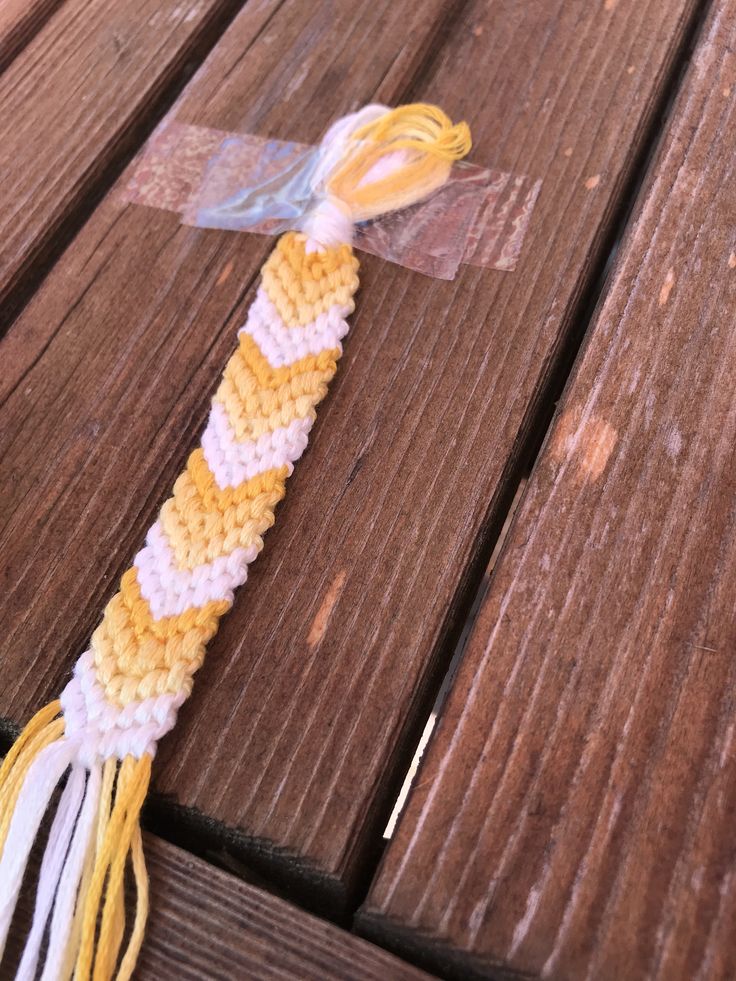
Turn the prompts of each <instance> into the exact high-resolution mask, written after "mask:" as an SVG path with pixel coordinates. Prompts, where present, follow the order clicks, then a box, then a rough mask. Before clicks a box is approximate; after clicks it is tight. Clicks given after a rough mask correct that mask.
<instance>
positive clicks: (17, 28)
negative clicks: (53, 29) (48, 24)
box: [0, 0, 61, 71]
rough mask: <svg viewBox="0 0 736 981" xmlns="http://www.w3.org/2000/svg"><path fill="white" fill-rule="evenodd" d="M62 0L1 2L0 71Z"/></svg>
mask: <svg viewBox="0 0 736 981" xmlns="http://www.w3.org/2000/svg"><path fill="white" fill-rule="evenodd" d="M60 2H61V0H3V2H2V3H1V4H0V71H3V69H5V68H6V67H7V66H8V65H9V64H10V62H11V61H12V60H13V58H14V57H15V56H16V55H17V54H18V52H19V51H21V50H22V49H23V47H24V46H25V45H26V44H28V42H29V41H30V39H31V38H32V37H33V35H34V34H35V33H36V31H37V30H38V28H39V27H40V26H41V24H43V22H44V21H45V20H46V18H47V17H49V15H50V14H51V13H52V12H53V10H54V8H55V7H57V6H58V5H59V3H60Z"/></svg>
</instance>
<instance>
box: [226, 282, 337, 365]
mask: <svg viewBox="0 0 736 981" xmlns="http://www.w3.org/2000/svg"><path fill="white" fill-rule="evenodd" d="M349 312H350V308H349V307H340V306H337V305H335V306H332V307H330V309H329V310H327V311H326V312H325V313H322V314H320V315H319V317H317V319H316V320H314V321H312V323H311V324H307V325H306V326H305V327H288V326H287V325H286V324H285V323H284V322H283V320H282V319H281V317H280V316H279V313H278V311H277V310H276V307H275V306H274V305H273V303H272V302H271V300H270V299H269V297H268V294H267V293H266V291H265V290H264V289H263V287H262V286H261V287H259V289H258V292H257V293H256V298H255V300H254V301H253V303H252V304H251V307H250V310H249V311H248V318H247V320H246V322H245V326H243V327H241V329H240V331H239V333H240V334H248V335H249V336H250V337H252V338H253V340H254V341H255V342H256V344H257V345H258V347H259V349H260V351H261V354H263V356H264V357H265V358H266V360H267V361H268V363H269V364H270V365H271V367H272V368H283V367H285V366H286V365H290V364H294V362H295V361H300V360H301V359H302V358H306V357H307V356H308V355H310V354H319V353H320V352H321V351H330V350H334V349H335V348H337V349H338V350H340V351H342V345H341V344H340V341H341V340H342V338H343V337H345V335H346V334H347V332H348V329H349V328H348V323H347V321H346V320H345V314H347V313H349Z"/></svg>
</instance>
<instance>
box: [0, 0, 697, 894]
mask: <svg viewBox="0 0 736 981" xmlns="http://www.w3.org/2000/svg"><path fill="white" fill-rule="evenodd" d="M693 6H694V4H693V3H692V2H690V0H668V2H666V3H662V2H660V0H649V2H645V3H643V2H641V0H619V2H618V3H617V4H616V5H615V6H614V7H613V8H612V9H610V10H603V9H602V8H599V7H596V8H595V9H593V8H592V6H591V5H590V4H589V3H587V2H585V0H575V2H569V0H565V2H564V3H563V2H562V0H559V2H556V3H545V4H525V5H519V4H518V3H515V2H512V0H498V2H495V3H492V4H490V5H489V4H487V3H486V2H481V0H474V2H471V3H469V4H468V5H466V6H464V7H462V9H461V10H459V11H458V12H457V16H456V17H455V19H451V20H450V21H446V22H445V23H444V28H445V32H446V33H448V41H447V43H446V44H445V46H444V47H443V48H442V49H441V50H440V51H439V53H434V52H433V51H432V49H431V48H425V49H424V50H425V52H426V53H427V55H428V60H423V59H422V58H421V57H419V56H418V55H417V54H416V51H417V48H418V47H419V48H420V49H421V45H422V43H423V42H422V41H421V38H422V37H423V36H424V35H423V34H422V32H423V31H425V32H426V31H429V30H430V22H431V20H432V18H431V17H429V15H428V8H427V7H426V5H422V6H420V7H418V8H416V9H415V8H410V10H409V13H407V9H406V8H401V9H399V6H398V5H395V4H394V5H393V6H391V5H390V4H388V3H386V4H378V3H377V4H371V5H367V6H361V7H358V8H356V7H355V5H347V4H346V5H345V7H344V8H343V7H342V6H340V5H337V7H336V8H335V13H336V14H338V15H339V16H334V15H333V14H331V15H330V17H327V15H324V17H323V16H322V15H321V14H320V15H318V16H317V17H315V15H314V11H313V9H312V8H311V7H310V8H309V11H308V12H307V11H306V10H305V9H304V6H303V5H300V4H286V5H285V6H284V7H283V8H280V9H279V10H278V11H277V13H276V14H275V15H274V16H273V18H272V20H271V21H270V22H269V23H268V24H267V25H266V26H265V27H264V29H263V30H262V32H261V35H260V36H259V38H258V39H257V41H256V42H255V43H254V44H253V45H252V46H251V47H250V48H249V49H248V50H247V51H246V52H245V54H243V47H244V45H243V43H242V41H241V39H240V37H241V35H240V34H239V33H238V32H239V31H242V30H243V28H242V27H238V28H235V29H234V31H233V32H231V33H230V34H229V35H228V36H227V39H226V40H225V43H224V45H222V46H220V47H218V50H217V51H216V53H215V55H214V56H213V58H212V60H211V61H210V63H209V65H208V67H207V68H206V70H203V71H202V73H201V74H200V76H199V77H198V78H197V79H196V80H195V82H193V83H192V85H191V86H190V88H189V90H188V95H187V97H186V98H185V100H184V101H183V102H182V104H181V106H180V107H179V109H178V110H177V115H178V117H179V118H181V119H184V120H185V121H194V122H200V123H208V124H210V125H215V126H220V127H225V128H231V129H238V128H240V129H250V130H259V131H261V132H267V133H271V134H274V135H277V136H284V135H291V136H293V137H295V138H297V139H307V140H311V139H315V138H316V137H317V136H318V134H319V132H320V130H321V129H322V128H323V127H324V126H325V123H326V121H327V120H329V119H332V118H333V117H334V116H335V115H336V114H337V113H338V112H341V111H345V110H346V109H348V108H350V107H352V106H354V105H355V104H356V103H359V102H364V101H369V100H371V99H372V98H374V96H375V94H376V91H377V90H378V94H379V95H380V96H382V97H383V98H384V99H386V100H387V101H392V102H393V101H399V100H400V99H401V98H402V97H403V96H405V95H409V96H411V97H425V98H428V99H430V100H435V101H437V102H439V103H442V104H443V105H444V106H445V107H446V109H447V110H448V112H450V114H452V115H453V116H454V117H461V116H467V117H468V118H469V121H470V122H471V124H472V126H473V131H474V137H475V144H476V151H475V159H477V160H480V161H486V162H491V163H493V164H495V165H497V166H499V167H503V168H506V169H510V170H515V171H521V172H528V173H530V174H532V176H535V177H537V176H541V177H543V178H544V185H543V189H542V194H541V196H540V200H539V203H538V206H537V211H536V212H535V217H534V220H533V230H532V234H531V235H530V241H529V243H528V246H527V247H526V248H525V254H524V255H523V257H522V260H521V263H520V265H519V267H518V268H517V271H516V272H515V273H513V274H508V273H501V272H497V271H492V270H483V271H480V270H466V271H465V272H464V273H463V274H462V275H461V276H460V277H459V278H458V280H457V281H456V282H454V283H452V284H448V283H444V282H438V281H430V280H427V279H425V278H423V277H420V276H417V275H414V274H410V273H408V272H407V271H405V270H402V269H397V268H394V267H391V266H389V265H387V264H385V263H381V262H379V261H377V260H372V259H366V261H365V263H364V264H363V268H362V276H363V289H362V291H361V294H360V298H359V304H358V309H357V311H356V315H355V316H354V317H353V329H352V335H351V337H350V339H349V341H348V344H347V354H346V357H345V358H344V360H343V362H342V363H341V368H340V372H339V375H338V378H337V380H336V384H335V385H334V386H333V389H332V392H331V395H330V398H329V399H328V400H327V402H326V403H325V404H324V405H323V406H322V407H321V413H320V419H319V421H318V424H317V427H316V430H315V432H314V433H313V439H312V444H311V447H310V450H309V453H308V454H307V456H306V458H305V459H304V460H302V461H300V465H299V467H298V468H297V472H296V473H295V475H294V477H293V479H292V480H291V481H290V486H289V494H288V495H287V499H286V502H285V504H284V506H283V507H282V508H281V509H280V511H279V515H278V520H277V523H276V527H275V528H274V529H273V531H272V532H271V533H270V534H269V540H268V547H267V548H266V549H265V552H264V555H263V556H262V557H261V558H260V559H259V561H258V562H257V563H256V564H255V565H254V566H253V571H252V574H251V578H250V581H249V584H248V586H247V588H246V590H245V593H244V595H243V596H242V597H240V599H239V602H238V603H237V604H236V608H235V610H234V611H233V613H232V614H231V615H230V616H229V617H228V618H226V621H224V622H223V625H222V628H221V631H220V633H219V634H218V637H217V639H216V641H215V642H214V643H213V644H212V646H211V649H210V653H209V656H208V659H207V661H206V663H205V667H204V668H203V670H202V672H201V674H200V676H199V680H198V685H197V687H196V692H195V696H194V698H193V699H192V700H191V701H190V702H189V703H188V704H187V705H185V707H184V709H183V711H182V713H181V718H180V723H179V726H178V727H177V730H176V732H175V734H173V735H172V736H171V738H169V739H168V740H166V741H164V743H163V745H162V746H161V748H160V751H159V756H158V757H157V764H156V777H155V783H156V789H157V791H158V793H159V794H160V795H161V796H162V797H163V798H164V799H165V800H166V801H167V802H168V805H169V808H171V806H172V805H174V804H178V805H180V810H179V812H178V815H179V818H180V819H181V820H186V821H189V822H191V823H192V824H194V825H195V826H196V828H197V830H198V832H199V833H202V832H203V831H205V830H207V831H209V832H211V833H213V834H220V835H224V836H225V837H226V839H227V841H228V843H229V845H230V846H231V847H232V848H233V849H237V850H239V851H240V852H242V853H243V854H247V856H248V860H249V862H251V863H252V864H254V865H255V866H257V867H259V868H261V869H263V870H266V871H267V872H268V874H269V875H271V876H274V877H279V876H281V877H283V878H284V879H288V881H289V882H291V883H292V884H293V883H294V882H295V881H297V880H301V881H302V882H303V883H304V888H303V893H304V895H305V897H306V898H308V899H309V900H310V901H311V902H317V901H320V900H321V901H324V902H330V903H332V904H334V905H345V904H347V903H349V902H350V901H351V894H352V892H353V891H354V890H355V889H356V888H357V887H359V886H360V883H361V877H363V876H365V874H366V872H367V870H368V869H369V867H370V862H371V861H372V858H373V856H374V854H375V847H376V844H377V843H380V831H381V829H382V827H383V825H384V823H385V820H386V819H387V816H388V813H389V812H390V809H391V803H392V799H393V797H394V794H395V793H396V791H397V789H398V787H397V784H398V783H399V782H400V776H401V773H402V770H403V768H404V767H405V766H406V764H407V758H408V756H409V754H410V752H411V746H412V740H413V738H414V736H415V730H416V728H417V724H418V722H419V721H421V718H422V713H423V712H424V711H425V709H426V703H427V700H428V698H429V697H431V695H432V692H433V690H434V686H435V685H436V684H437V682H438V678H439V676H440V675H441V671H442V668H443V651H444V649H445V646H446V641H447V638H448V634H449V632H450V631H451V629H452V628H453V627H454V622H453V621H454V615H455V611H456V610H457V609H458V606H459V605H461V604H458V598H459V597H460V598H462V597H463V595H464V591H465V588H466V577H467V576H468V574H469V570H471V569H472V566H473V563H474V561H475V558H476V549H477V548H478V540H479V536H480V538H481V539H482V538H483V536H484V535H485V534H487V532H488V529H489V527H490V526H491V525H492V523H493V521H494V520H495V514H496V510H495V509H496V508H497V506H498V502H499V500H503V498H504V496H505V495H506V494H507V490H508V488H507V484H506V480H507V476H506V475H507V474H508V473H509V471H511V470H513V468H514V466H515V463H516V459H517V456H518V453H519V452H520V445H521V443H522V442H523V438H524V434H525V432H526V429H527V427H529V426H530V425H531V420H532V418H533V414H534V401H535V398H536V397H537V393H538V392H539V390H540V385H541V384H542V383H543V382H544V381H545V379H546V378H547V377H548V375H549V372H550V371H551V370H552V369H553V365H554V361H555V354H556V351H557V350H558V348H559V346H560V345H561V344H562V343H563V342H564V339H565V336H566V333H567V331H568V329H569V327H570V323H571V320H572V319H573V317H574V314H575V311H576V304H577V300H578V297H579V295H580V293H581V291H582V290H583V289H584V287H585V284H586V282H587V281H588V278H589V275H590V270H591V269H595V268H596V257H597V256H598V255H599V254H600V251H601V243H602V242H603V241H604V240H605V237H606V234H607V231H608V228H609V222H610V216H611V212H612V210H613V209H614V207H615V204H616V202H617V200H618V197H619V194H620V192H621V188H622V186H623V184H624V182H625V180H626V177H627V175H628V173H629V170H630V168H631V166H632V163H633V161H634V160H635V159H636V153H637V148H638V147H639V146H640V144H641V141H642V137H643V133H644V131H645V128H646V123H647V120H648V119H649V118H650V115H651V112H652V109H653V107H654V106H655V104H656V101H657V98H658V96H659V93H660V92H661V89H662V84H663V79H664V78H665V77H666V75H667V72H668V71H669V68H670V65H671V62H672V59H673V57H674V56H675V53H676V51H677V49H678V45H679V44H680V42H681V40H682V37H683V33H684V32H685V30H686V28H687V24H688V23H689V18H690V16H691V14H692V10H693ZM435 14H436V16H437V17H439V16H444V14H445V8H444V6H440V7H438V8H436V10H435ZM253 16H256V15H255V14H253V13H251V14H249V12H248V8H247V7H246V10H245V12H244V14H243V18H244V21H243V23H248V18H249V17H253ZM409 16H411V17H414V18H415V20H416V23H415V24H414V25H413V26H412V30H411V31H409V32H407V30H406V20H407V17H409ZM407 38H409V39H410V40H408V41H407V40H406V39H407ZM412 45H413V46H414V47H413V48H412ZM397 55H398V57H399V61H400V65H399V68H398V69H397V68H396V67H389V66H391V64H392V61H393V59H394V58H396V57H397ZM401 59H403V64H404V65H410V66H411V69H410V71H409V72H408V73H407V71H406V70H405V69H402V68H401V64H402V62H401ZM469 64H472V65H473V71H474V72H475V73H477V77H478V78H484V79H486V80H487V85H485V88H484V97H483V99H482V100H481V99H479V98H478V93H477V88H476V87H474V86H469V85H467V84H466V82H465V74H464V72H463V70H461V68H460V67H459V66H462V65H469ZM630 67H631V68H632V70H631V71H629V68H630ZM387 71H388V72H389V74H388V76H386V72H387ZM494 73H497V74H494ZM386 77H387V78H388V81H386ZM396 80H400V81H399V82H397V81H396ZM484 84H485V83H484ZM394 86H397V87H394ZM267 247H268V243H266V242H265V241H263V240H260V239H255V238H252V237H247V236H235V235H230V236H227V235H222V234H216V233H207V232H202V231H192V230H189V229H180V228H177V226H176V221H175V219H174V218H173V217H172V216H170V215H161V214H156V213H154V212H143V211H136V210H135V209H131V208H128V209H125V210H120V207H119V205H116V204H115V202H114V201H113V200H112V199H111V200H109V201H107V202H106V203H105V204H104V206H103V207H101V208H100V209H99V211H98V213H97V214H96V215H95V216H94V217H93V219H92V220H91V221H90V223H89V224H88V225H87V227H86V228H85V230H84V232H83V233H82V234H81V235H80V237H79V239H78V241H77V242H76V243H75V244H74V246H73V247H72V248H71V249H70V250H69V252H68V253H67V255H66V256H65V258H64V260H63V262H62V263H60V264H59V266H58V269H57V270H56V271H55V273H54V275H53V276H52V277H50V278H49V280H48V281H47V282H46V283H45V284H44V287H43V289H42V290H41V292H40V293H39V295H38V297H37V298H36V300H35V302H34V303H33V304H32V305H31V306H30V307H29V309H28V310H27V311H26V312H25V314H24V316H23V317H22V318H21V319H20V320H19V321H18V323H17V324H16V325H15V326H14V329H13V330H12V331H11V333H10V334H9V335H8V337H7V339H6V342H5V344H4V346H3V348H0V357H4V358H5V360H6V363H9V364H12V365H13V371H12V373H11V375H12V377H11V378H10V379H9V380H8V383H7V386H8V394H7V399H6V401H5V404H4V406H3V408H2V410H1V412H0V431H2V433H3V434H4V445H3V451H4V454H3V459H4V462H3V474H4V484H5V486H6V487H8V493H7V494H6V497H5V500H4V509H5V514H6V516H7V518H6V524H5V529H4V531H3V533H2V535H3V537H2V549H3V554H4V556H5V560H6V567H7V572H6V579H5V583H6V587H7V588H6V589H5V590H4V591H3V592H2V595H1V596H0V603H2V622H4V623H7V624H10V628H9V629H8V630H7V631H6V633H5V634H4V636H3V638H2V643H3V654H2V656H3V658H4V661H3V663H4V665H5V670H6V684H5V687H4V690H3V692H2V693H1V694H0V713H1V714H3V715H5V716H7V717H8V718H10V719H12V720H14V721H18V720H20V719H22V718H24V717H26V716H27V715H28V713H29V711H30V710H31V708H32V707H35V706H37V705H39V704H40V703H41V702H43V700H44V699H45V698H47V697H48V696H49V695H50V694H51V693H54V692H56V691H57V690H58V688H59V686H60V685H61V684H62V682H63V680H64V679H65V677H66V675H67V672H68V670H69V666H70V663H71V661H72V658H73V657H74V656H76V654H77V653H78V652H79V651H80V650H81V649H82V647H83V645H84V644H85V642H86V641H87V638H88V636H89V633H90V631H91V629H92V628H93V627H94V626H95V624H96V621H97V619H98V617H99V613H100V610H101V609H102V605H103V602H104V600H105V599H106V597H107V596H109V594H110V592H111V590H112V589H113V588H114V584H115V581H116V579H117V577H118V575H119V573H120V572H121V571H122V569H123V568H124V566H125V565H126V564H127V563H128V562H129V561H130V559H131V557H132V555H133V554H134V552H135V550H136V548H137V547H139V543H140V541H141V538H142V536H143V534H144V531H145V529H146V527H147V525H148V524H149V523H150V522H151V521H152V519H153V516H154V512H155V510H156V509H157V507H158V505H159V503H160V501H161V500H162V499H163V498H164V497H165V496H166V494H167V493H168V490H169V487H170V485H171V483H172V481H173V478H174V476H175V474H176V473H177V472H178V470H179V469H180V467H181V466H182V463H183V461H184V459H185V456H186V453H187V452H188V450H189V448H190V446H191V445H192V444H193V442H194V441H195V438H196V437H195V433H196V432H197V431H198V429H199V428H200V426H201V425H202V423H203V420H204V415H205V412H206V407H207V401H208V398H209V395H210V392H211V391H212V388H213V387H214V385H215V384H216V380H217V377H218V376H219V374H220V371H221V369H222V365H223V364H224V362H225V360H226V358H227V356H228V355H229V353H230V351H231V349H232V345H233V342H234V332H235V329H236V327H237V326H238V324H239V322H242V318H243V315H244V309H245V307H246V304H247V302H248V301H249V299H250V298H251V296H252V292H251V291H249V286H250V283H251V281H252V278H253V277H254V276H255V274H256V271H257V268H258V264H259V261H260V259H261V258H262V257H263V255H264V254H265V250H266V248H267ZM21 379H22V380H21ZM42 447H43V449H41V448H42ZM328 475H329V476H328ZM37 652H42V653H37Z"/></svg>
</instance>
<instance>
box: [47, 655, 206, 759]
mask: <svg viewBox="0 0 736 981" xmlns="http://www.w3.org/2000/svg"><path fill="white" fill-rule="evenodd" d="M188 694H189V692H188V690H185V691H180V692H177V693H176V694H175V695H158V696H156V697H155V698H145V699H142V700H140V701H136V702H130V703H129V704H128V705H126V706H125V708H120V706H119V705H113V704H112V703H111V702H109V701H108V700H107V698H106V697H105V693H104V691H103V689H102V686H101V685H100V683H99V681H98V679H97V672H96V670H95V663H94V656H93V654H92V652H91V651H85V652H84V654H82V656H81V657H80V658H79V660H78V661H77V663H76V664H75V666H74V674H73V676H72V678H71V680H70V681H69V683H68V684H67V686H66V688H65V689H64V691H63V692H62V693H61V707H62V710H63V712H64V722H65V735H66V736H67V737H68V738H71V739H75V740H81V746H80V755H81V756H82V757H83V758H84V757H86V758H87V760H88V762H93V761H94V760H96V759H99V758H100V757H101V758H102V759H106V758H107V757H109V756H117V757H118V758H119V759H121V760H122V759H124V758H125V757H126V756H127V755H128V754H129V753H132V754H133V755H134V756H141V755H142V754H143V753H151V755H153V754H155V752H156V743H157V742H158V740H159V739H161V737H162V736H164V735H166V733H167V732H169V730H170V729H173V727H174V723H175V722H176V713H177V711H178V709H179V707H180V705H181V704H182V702H183V701H184V700H185V698H186V697H187V695H188Z"/></svg>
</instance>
